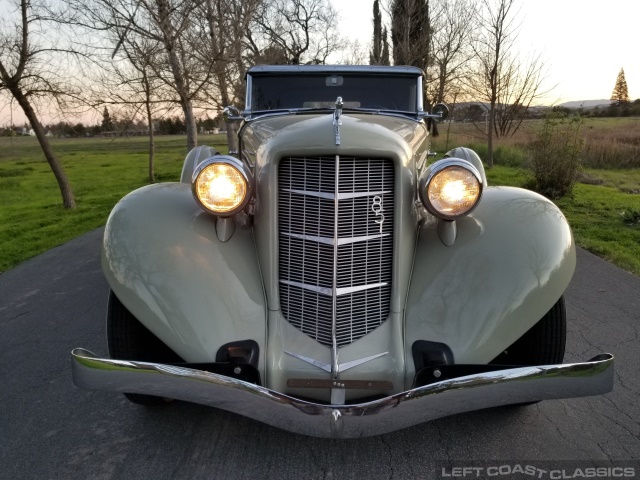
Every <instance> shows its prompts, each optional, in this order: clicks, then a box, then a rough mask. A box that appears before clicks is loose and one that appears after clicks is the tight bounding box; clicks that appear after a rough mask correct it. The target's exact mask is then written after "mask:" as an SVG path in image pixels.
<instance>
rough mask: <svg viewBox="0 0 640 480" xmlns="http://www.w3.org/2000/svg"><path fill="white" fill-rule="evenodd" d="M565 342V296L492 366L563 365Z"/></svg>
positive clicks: (494, 361)
mask: <svg viewBox="0 0 640 480" xmlns="http://www.w3.org/2000/svg"><path fill="white" fill-rule="evenodd" d="M566 340H567V311H566V308H565V304H564V296H562V297H560V299H559V300H558V301H557V302H556V304H555V305H554V306H553V307H551V310H549V311H548V312H547V313H546V315H545V316H544V317H542V318H541V319H540V321H539V322H538V323H536V324H535V325H534V326H533V327H531V329H530V330H528V331H527V333H525V334H524V335H523V336H522V337H520V338H519V339H518V340H516V341H515V342H514V343H513V344H512V345H511V346H510V347H509V348H507V349H506V350H505V351H504V352H502V353H501V354H500V355H498V356H497V357H496V358H495V359H494V360H493V361H492V362H491V363H493V364H499V365H522V366H531V365H553V364H556V363H562V359H563V358H564V348H565V344H566Z"/></svg>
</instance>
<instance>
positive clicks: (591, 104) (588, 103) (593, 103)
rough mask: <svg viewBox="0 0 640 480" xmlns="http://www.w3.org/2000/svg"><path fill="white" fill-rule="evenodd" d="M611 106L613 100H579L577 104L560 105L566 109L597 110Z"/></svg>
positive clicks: (566, 103)
mask: <svg viewBox="0 0 640 480" xmlns="http://www.w3.org/2000/svg"><path fill="white" fill-rule="evenodd" d="M610 104H611V100H577V101H575V102H565V103H561V104H560V105H558V106H559V107H566V108H595V107H602V106H604V107H608V106H609V105H610Z"/></svg>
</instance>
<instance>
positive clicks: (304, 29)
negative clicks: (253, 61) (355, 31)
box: [248, 0, 344, 65]
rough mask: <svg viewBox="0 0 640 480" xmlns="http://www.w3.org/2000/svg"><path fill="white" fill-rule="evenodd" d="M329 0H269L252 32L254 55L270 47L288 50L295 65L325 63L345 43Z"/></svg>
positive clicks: (249, 35) (287, 54)
mask: <svg viewBox="0 0 640 480" xmlns="http://www.w3.org/2000/svg"><path fill="white" fill-rule="evenodd" d="M336 15H337V14H336V12H335V10H334V8H333V5H332V4H331V2H330V1H329V0H267V1H265V2H263V3H262V7H261V9H260V10H259V12H258V13H257V15H256V18H255V24H254V28H253V29H252V30H251V31H249V32H248V40H249V46H250V48H251V50H252V52H253V54H254V55H256V56H257V55H259V52H260V51H261V50H263V49H266V48H269V47H271V48H276V49H278V50H280V51H282V52H285V53H286V56H287V63H289V64H292V65H299V64H303V63H307V64H322V63H326V61H327V58H328V57H329V55H331V54H332V53H334V52H337V51H339V50H340V49H341V48H342V46H343V45H344V40H343V38H342V37H341V35H340V32H339V30H338V26H337V23H336Z"/></svg>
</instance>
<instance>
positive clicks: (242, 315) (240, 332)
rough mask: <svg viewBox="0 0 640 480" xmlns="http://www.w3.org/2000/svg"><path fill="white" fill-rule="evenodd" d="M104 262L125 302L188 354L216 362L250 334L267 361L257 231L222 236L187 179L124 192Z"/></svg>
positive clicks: (106, 238)
mask: <svg viewBox="0 0 640 480" xmlns="http://www.w3.org/2000/svg"><path fill="white" fill-rule="evenodd" d="M102 267H103V270H104V273H105V276H106V278H107V281H108V283H109V285H110V287H111V289H112V290H113V291H114V293H115V294H116V296H117V297H118V298H119V299H120V301H121V302H122V303H123V304H124V305H125V306H126V307H127V309H128V310H129V311H130V312H131V313H132V314H133V315H134V316H135V317H136V318H137V319H138V320H140V322H141V323H142V324H144V325H145V326H146V327H147V328H148V329H149V330H151V331H152V332H153V333H154V334H155V335H156V336H157V337H158V338H160V340H162V341H163V342H164V343H165V344H167V345H168V346H169V347H170V348H171V349H172V350H173V351H175V352H176V353H177V354H178V355H180V356H181V357H182V358H183V359H184V360H185V361H187V362H213V361H215V356H216V352H217V351H218V349H219V348H220V347H221V346H222V345H224V344H226V343H229V342H233V341H240V340H249V339H250V340H254V341H256V342H257V343H258V345H259V347H260V356H261V359H260V360H261V361H260V362H259V364H260V365H261V366H262V365H264V351H265V337H266V335H265V332H266V303H265V298H264V290H263V286H262V280H261V278H262V277H261V275H260V269H259V266H258V260H257V256H256V248H255V244H254V240H253V233H252V231H251V230H249V229H242V228H236V230H235V232H234V234H233V236H232V237H231V239H230V240H229V241H227V242H225V243H222V242H220V241H219V240H218V237H217V235H216V230H215V219H214V217H212V216H211V215H209V214H206V213H205V212H203V211H202V210H201V209H200V208H199V207H198V206H197V205H196V202H195V201H194V199H193V196H192V194H191V190H190V187H189V185H185V184H181V183H164V184H157V185H150V186H147V187H143V188H141V189H138V190H136V191H134V192H132V193H130V194H129V195H127V196H126V197H124V198H123V199H122V200H121V201H120V202H119V203H118V204H117V205H116V206H115V208H114V209H113V211H112V212H111V215H110V216H109V220H108V221H107V225H106V228H105V234H104V242H103V249H102ZM261 368H262V367H261ZM261 373H264V372H261Z"/></svg>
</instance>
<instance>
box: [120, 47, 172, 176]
mask: <svg viewBox="0 0 640 480" xmlns="http://www.w3.org/2000/svg"><path fill="white" fill-rule="evenodd" d="M134 38H135V37H133V36H132V37H130V38H127V39H126V40H125V41H124V42H123V45H122V51H123V53H124V55H125V56H126V58H127V60H128V64H129V65H130V66H131V69H127V70H129V71H123V70H122V69H120V68H117V67H116V68H115V71H116V73H117V76H116V77H115V78H117V79H119V82H118V83H119V84H120V86H126V87H129V88H128V92H127V93H128V95H126V96H123V95H121V94H120V93H118V96H120V97H121V98H122V100H123V101H125V102H127V103H134V104H139V105H141V106H144V115H145V118H146V122H147V134H148V136H149V162H148V166H149V168H148V171H149V182H151V183H154V182H155V168H154V160H155V138H154V130H153V129H154V125H153V123H154V122H153V120H154V113H156V111H157V109H158V108H157V107H158V105H160V108H164V105H165V102H163V101H162V100H161V97H162V94H161V93H160V89H161V84H162V80H161V79H160V78H158V76H157V75H155V74H154V69H153V65H155V64H156V63H157V62H156V57H157V56H158V53H159V52H158V45H157V44H156V43H155V42H151V41H148V40H147V39H144V38H140V39H138V41H135V40H134ZM118 91H120V90H118Z"/></svg>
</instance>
